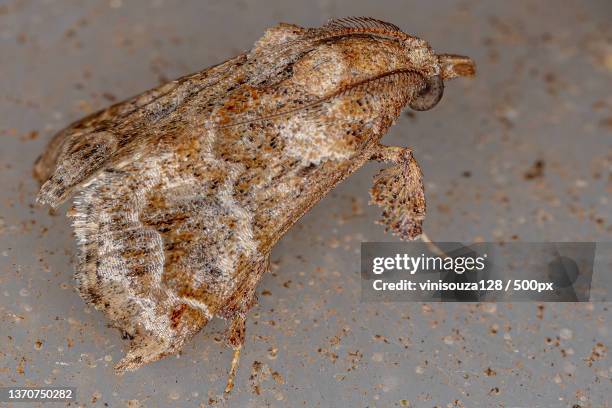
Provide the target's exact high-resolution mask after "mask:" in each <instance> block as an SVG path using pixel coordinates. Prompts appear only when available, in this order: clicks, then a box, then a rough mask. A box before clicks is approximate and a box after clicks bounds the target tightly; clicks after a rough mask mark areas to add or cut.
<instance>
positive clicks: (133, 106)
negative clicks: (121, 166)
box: [34, 55, 246, 207]
mask: <svg viewBox="0 0 612 408" xmlns="http://www.w3.org/2000/svg"><path fill="white" fill-rule="evenodd" d="M245 58H246V57H245V56H244V55H239V56H238V57H235V58H233V59H231V60H229V61H226V62H224V63H222V64H219V65H216V66H214V67H211V68H209V69H207V70H204V71H202V72H198V73H195V74H192V75H187V76H184V77H182V78H179V79H177V80H175V81H172V82H169V83H167V84H164V85H162V86H160V87H158V88H155V89H152V90H150V91H147V92H145V93H143V94H141V95H138V96H136V97H134V98H131V99H128V100H126V101H124V102H120V103H118V104H115V105H113V106H111V107H109V108H108V109H105V110H102V111H99V112H97V113H94V114H92V115H90V116H88V117H86V118H84V119H82V120H80V121H77V122H75V123H73V124H71V125H70V126H69V127H68V128H66V129H64V130H62V131H60V132H59V133H58V134H57V135H55V137H54V138H53V139H52V140H51V142H50V143H49V145H48V146H47V149H46V151H45V152H44V153H43V154H42V155H41V156H40V157H39V158H38V160H37V161H36V164H35V166H34V175H35V177H36V178H37V179H38V180H39V181H40V182H41V183H43V184H42V187H41V189H40V192H39V193H38V197H37V201H38V202H40V203H43V204H49V205H51V206H52V207H56V206H58V205H60V204H61V203H62V202H63V201H64V200H66V198H68V197H69V196H70V195H71V194H72V193H73V192H74V190H75V188H77V187H78V186H80V185H82V184H84V183H85V182H87V181H88V180H91V179H92V178H93V177H94V176H95V175H96V174H98V173H99V172H101V171H102V170H104V169H107V168H110V167H112V166H114V165H116V164H118V163H121V162H124V161H130V160H133V159H134V158H135V157H138V155H139V153H140V152H141V151H142V150H145V149H146V148H147V147H149V146H150V145H152V144H154V143H155V141H156V140H157V139H158V138H159V137H161V136H163V133H159V132H158V130H159V129H160V127H161V126H158V125H159V124H162V123H163V121H164V120H165V119H166V118H168V117H170V115H171V114H172V113H173V112H174V111H176V110H177V109H179V108H180V107H181V106H182V105H183V104H184V103H185V102H186V101H188V100H190V99H191V98H193V97H195V96H197V95H199V96H200V103H203V104H204V105H205V104H206V98H202V97H201V93H202V92H206V91H207V90H209V89H210V88H212V87H214V86H216V85H218V84H219V83H221V82H222V81H223V80H224V79H227V77H228V76H229V75H230V73H231V72H233V70H234V69H235V68H237V67H238V66H240V64H241V63H242V62H244V60H245ZM214 95H215V92H210V98H214ZM202 101H204V102H202Z"/></svg>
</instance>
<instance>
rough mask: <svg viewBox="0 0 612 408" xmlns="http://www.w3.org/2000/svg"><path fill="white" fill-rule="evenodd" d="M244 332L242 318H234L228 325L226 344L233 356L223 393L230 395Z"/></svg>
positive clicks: (244, 326)
mask: <svg viewBox="0 0 612 408" xmlns="http://www.w3.org/2000/svg"><path fill="white" fill-rule="evenodd" d="M245 331H246V321H245V318H244V316H241V315H239V316H236V317H235V318H234V319H233V320H232V323H231V325H230V328H229V332H228V339H227V341H228V343H229V344H230V346H231V347H232V348H233V349H234V355H233V357H232V365H231V366H230V372H229V375H228V377H227V383H226V385H225V393H226V394H227V393H230V392H231V391H232V389H233V388H234V379H235V378H236V372H238V363H239V362H240V351H241V350H242V345H243V344H244V334H245Z"/></svg>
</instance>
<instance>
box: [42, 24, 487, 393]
mask: <svg viewBox="0 0 612 408" xmlns="http://www.w3.org/2000/svg"><path fill="white" fill-rule="evenodd" d="M474 72H475V65H474V63H473V61H472V60H471V59H470V58H468V57H463V56H458V55H451V54H436V53H434V51H433V50H432V48H431V47H430V46H429V45H428V43H427V42H425V41H424V40H421V39H419V38H417V37H414V36H411V35H408V34H406V33H404V32H402V31H401V30H400V29H399V28H398V27H397V26H395V25H393V24H390V23H386V22H383V21H379V20H376V19H373V18H368V17H349V18H342V19H336V20H331V21H330V22H328V23H327V24H326V25H324V26H322V27H319V28H303V27H299V26H297V25H292V24H284V23H281V24H278V25H277V26H275V27H272V28H270V29H268V30H267V31H266V32H265V34H264V35H263V37H262V38H260V39H259V40H258V41H257V42H256V43H255V45H254V47H253V48H252V49H251V50H250V51H248V52H245V53H243V54H241V55H238V56H236V57H234V58H232V59H230V60H228V61H225V62H223V63H221V64H218V65H215V66H212V67H210V68H208V69H205V70H203V71H201V72H197V73H195V74H191V75H187V76H184V77H182V78H179V79H177V80H174V81H171V82H169V83H166V84H164V85H161V86H159V87H157V88H154V89H152V90H149V91H147V92H144V93H142V94H140V95H138V96H135V97H133V98H131V99H128V100H126V101H123V102H120V103H117V104H114V105H112V106H110V107H109V108H107V109H104V110H102V111H99V112H96V113H94V114H92V115H89V116H87V117H85V118H83V119H82V120H79V121H77V122H75V123H73V124H71V125H70V126H69V127H67V128H66V129H64V130H62V131H60V132H59V133H57V134H56V135H55V136H54V137H53V139H52V140H51V141H50V143H49V145H48V146H47V148H46V151H45V152H44V153H43V154H42V155H41V156H40V157H39V158H38V160H37V162H36V163H35V168H34V174H35V176H36V178H37V179H38V180H39V181H40V182H41V183H42V187H41V189H40V192H39V193H38V196H37V201H38V202H39V203H41V204H48V205H50V206H51V207H57V206H59V205H60V204H61V203H62V202H64V201H65V200H67V199H68V198H69V197H73V199H72V201H73V206H72V208H71V210H69V212H68V215H69V217H70V218H72V223H73V226H74V231H75V235H76V239H77V244H78V248H79V256H78V265H77V268H76V269H77V271H76V281H77V287H78V291H79V293H80V295H81V296H82V297H83V298H84V299H85V301H87V302H88V303H89V304H91V305H93V306H94V307H95V308H96V309H98V310H101V311H102V312H104V314H106V316H107V317H108V318H109V319H110V320H111V321H112V324H113V325H114V326H116V327H117V328H119V329H120V330H121V331H122V332H123V333H124V335H125V336H126V337H127V338H129V339H130V340H131V343H130V346H129V350H128V351H127V354H126V355H125V357H124V358H123V359H122V360H121V361H120V362H119V363H118V364H117V365H116V367H115V369H116V371H117V372H119V373H122V372H124V371H127V370H135V369H137V368H138V367H140V366H142V365H143V364H146V363H150V362H152V361H156V360H158V359H160V358H162V357H164V356H166V355H170V354H174V353H177V352H179V351H180V350H181V348H182V347H183V346H184V345H185V343H186V342H187V341H188V340H189V339H190V338H191V337H193V336H194V335H195V334H196V333H197V332H198V331H200V330H201V329H202V328H203V327H204V326H205V325H206V324H207V322H208V321H210V320H211V319H213V318H214V317H220V318H223V319H226V320H228V321H229V324H228V328H227V334H226V340H227V343H228V345H229V346H230V347H232V348H233V349H234V358H233V360H232V366H231V369H230V376H229V380H228V385H227V388H226V391H228V392H229V390H231V387H232V385H233V381H234V375H235V373H236V369H237V366H238V358H239V355H240V350H241V347H242V345H243V343H244V340H245V319H246V315H247V312H248V311H249V309H250V308H252V307H253V305H254V304H255V302H256V295H255V289H256V287H257V284H258V282H259V281H260V279H261V278H262V276H263V274H264V273H266V271H267V270H268V269H269V263H270V251H271V249H272V248H273V247H274V245H275V244H276V243H277V242H278V240H279V239H280V238H281V237H282V236H283V234H285V232H287V230H288V229H289V228H290V227H291V226H292V225H293V224H294V223H295V222H296V221H297V220H298V219H299V218H300V217H301V216H302V215H304V213H306V212H307V211H308V210H309V209H310V208H311V207H312V206H314V205H315V204H316V203H317V202H318V201H319V200H320V199H321V198H323V197H324V196H325V195H326V194H327V193H329V191H330V190H332V189H333V188H334V187H335V186H336V185H337V184H338V183H340V182H341V181H342V180H344V179H345V178H346V177H348V176H349V175H350V174H351V173H353V172H354V171H356V170H357V169H358V168H359V167H361V166H362V165H363V164H364V163H366V162H367V161H369V160H376V161H381V162H385V163H389V164H390V165H391V167H388V168H386V169H384V170H382V171H381V172H380V173H379V174H378V175H377V176H376V177H375V179H374V184H373V186H372V188H371V190H370V194H371V197H372V202H373V203H375V204H378V205H379V206H381V207H382V208H383V215H382V223H383V224H384V225H385V226H386V227H387V229H388V230H391V231H392V232H393V233H394V234H397V235H398V236H399V237H400V238H401V239H414V238H416V237H418V236H419V235H420V234H421V233H422V222H423V219H424V217H425V196H424V188H423V182H422V172H421V169H420V168H419V165H418V164H417V162H416V161H415V159H414V157H413V155H412V151H411V150H410V149H409V148H405V147H396V146H385V145H383V144H381V143H380V140H381V138H382V137H383V135H384V134H385V132H386V131H387V129H388V128H389V127H390V126H391V125H392V124H393V123H394V122H395V121H396V120H397V118H398V116H399V115H400V113H401V111H402V109H404V108H405V107H410V108H411V109H414V110H417V111H424V110H428V109H431V108H433V107H434V106H435V105H436V104H437V103H438V102H439V101H440V99H441V97H442V94H443V91H444V81H445V80H448V79H451V78H455V77H459V76H472V75H474Z"/></svg>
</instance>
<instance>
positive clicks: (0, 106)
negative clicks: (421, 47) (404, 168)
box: [0, 0, 612, 407]
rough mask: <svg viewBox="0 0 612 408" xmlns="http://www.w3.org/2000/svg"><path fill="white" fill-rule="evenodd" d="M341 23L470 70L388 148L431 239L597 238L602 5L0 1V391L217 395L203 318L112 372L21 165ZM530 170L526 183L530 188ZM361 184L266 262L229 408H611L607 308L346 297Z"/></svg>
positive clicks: (190, 398) (110, 396)
mask: <svg viewBox="0 0 612 408" xmlns="http://www.w3.org/2000/svg"><path fill="white" fill-rule="evenodd" d="M565 3H567V4H565ZM85 4H86V5H85ZM344 15H371V16H374V17H378V18H381V19H387V20H389V21H391V22H393V23H395V24H398V25H399V26H401V27H402V28H404V29H405V30H406V31H407V32H409V33H414V34H417V35H419V36H422V37H423V38H424V39H426V40H428V41H429V42H430V43H431V44H432V46H433V47H434V48H435V49H436V50H438V51H444V52H456V53H462V54H466V55H469V56H471V57H474V58H475V59H476V61H477V63H478V68H479V72H478V77H477V78H476V79H474V80H472V81H469V80H460V81H453V82H452V83H450V84H449V86H448V87H447V90H446V95H445V97H444V99H443V101H442V103H441V104H440V105H439V106H438V107H437V108H436V109H435V110H433V111H430V112H425V113H419V114H416V115H415V116H414V117H412V116H410V117H409V116H404V117H402V119H401V120H400V121H399V123H398V124H397V125H396V126H395V127H394V128H393V129H392V130H391V132H390V134H389V135H388V136H387V137H386V138H385V142H387V143H388V144H401V145H410V146H413V147H414V149H415V154H416V157H417V159H419V160H420V162H421V164H422V166H423V168H424V173H425V180H426V186H427V193H428V199H429V214H428V219H427V221H426V229H427V232H428V233H429V235H430V236H431V237H432V238H434V239H437V240H462V241H472V240H498V239H500V240H513V239H519V240H526V241H527V240H536V241H546V240H600V241H606V240H610V215H611V214H610V213H611V212H610V203H609V200H610V199H609V196H610V189H611V187H610V174H609V172H610V165H611V163H610V160H611V150H610V148H611V146H610V140H611V137H610V136H611V129H612V112H611V106H612V99H611V96H610V95H611V94H612V92H611V90H612V87H611V85H610V83H611V80H612V46H611V36H612V32H611V30H610V25H609V22H610V17H611V16H612V3H610V2H609V1H604V0H601V1H591V2H586V1H585V2H569V3H568V2H564V5H563V6H561V5H560V3H557V2H554V1H517V2H493V1H491V2H489V1H487V2H475V1H437V2H414V1H410V2H406V1H401V2H400V1H398V2H392V1H376V2H367V1H355V0H353V1H348V0H347V1H332V0H320V1H317V2H284V1H260V2H255V1H246V0H245V1H211V2H204V1H195V0H194V1H180V2H179V1H176V2H171V1H160V0H153V1H123V2H121V1H120V0H111V1H96V2H94V1H91V2H81V1H77V0H73V1H69V0H65V1H33V0H32V1H0V78H2V79H1V84H2V85H1V86H2V92H1V94H0V137H1V139H0V141H1V145H0V175H1V176H0V386H2V385H32V386H34V385H54V386H61V385H73V386H76V387H78V389H79V405H81V406H88V407H89V406H106V405H105V404H108V406H111V407H122V406H128V407H138V406H143V407H197V406H200V404H202V405H207V404H208V403H209V398H210V397H213V398H214V397H215V396H216V395H217V394H219V393H221V391H222V389H223V386H224V382H225V378H226V374H227V369H228V367H229V362H230V359H231V352H230V351H229V350H228V349H226V348H225V347H224V346H223V345H222V344H220V341H219V339H220V335H219V332H220V331H221V330H222V329H223V325H222V324H221V323H220V322H215V323H214V324H212V325H210V326H209V327H208V328H207V329H206V330H205V331H204V332H203V333H201V334H199V335H198V336H197V337H196V338H195V339H194V341H192V342H191V343H190V344H189V345H188V346H187V347H186V349H185V350H184V353H183V354H182V355H181V356H180V358H177V357H169V358H166V359H164V360H162V361H160V362H158V363H154V364H151V365H149V366H146V367H144V368H142V369H141V370H140V371H138V372H136V373H133V374H128V375H126V376H124V377H116V376H115V375H114V374H113V372H112V365H113V364H114V362H116V361H118V359H119V358H120V356H121V355H122V354H123V352H122V349H123V348H124V347H125V346H126V345H127V343H126V341H125V340H121V338H120V335H119V333H118V332H117V331H115V330H113V329H109V328H107V327H106V323H107V322H106V320H105V319H104V317H103V316H102V315H101V314H100V313H98V312H96V311H93V310H90V309H89V308H88V307H86V306H85V304H84V303H83V302H82V301H81V299H80V298H79V297H78V295H77V294H76V292H75V291H74V289H73V281H72V270H73V259H74V253H75V244H74V242H73V238H72V235H71V228H70V226H69V225H68V222H67V220H66V218H65V217H64V215H63V213H64V211H65V208H63V209H62V210H61V211H60V213H59V214H58V215H56V216H51V215H49V214H48V212H47V210H44V209H39V208H34V206H33V205H32V200H33V196H34V194H35V191H36V189H37V186H36V185H35V183H34V181H33V180H32V178H31V175H30V174H31V166H32V163H33V161H34V159H35V158H36V156H37V155H38V154H39V153H40V152H41V151H42V149H43V146H44V144H45V143H46V142H47V140H48V139H49V138H50V137H51V135H52V134H53V132H54V131H56V130H58V129H60V128H62V127H64V126H65V125H67V124H68V123H69V122H70V121H72V120H74V119H78V118H80V117H81V116H83V115H85V114H87V113H89V112H91V111H92V110H95V109H98V108H101V107H104V106H105V105H107V104H109V103H110V102H111V101H113V100H115V99H116V100H121V99H123V98H125V97H128V96H131V95H133V94H135V93H138V92H140V91H143V90H146V89H148V88H150V87H152V86H154V85H156V84H157V83H158V82H159V81H160V80H164V79H171V78H173V77H176V76H179V75H182V74H185V73H189V72H192V71H196V70H200V69H202V68H204V67H206V66H208V65H210V64H214V63H217V62H219V61H222V60H224V59H226V58H228V57H230V56H233V55H235V54H236V53H238V52H239V51H241V50H244V49H247V48H249V47H250V45H251V44H252V43H253V42H254V41H255V40H256V39H257V38H258V37H259V36H260V35H261V34H262V33H263V31H264V29H265V28H266V27H267V26H270V25H272V24H275V23H276V22H278V21H287V22H293V23H297V24H303V25H319V24H320V23H322V22H323V21H325V20H326V19H327V18H328V17H330V16H344ZM538 160H541V161H542V163H544V172H543V175H540V176H538V175H537V174H535V175H536V177H535V178H531V179H530V178H529V177H527V178H526V177H525V174H526V172H529V170H530V168H531V167H532V166H533V164H534V163H535V162H536V161H538ZM377 168H378V166H377V165H369V166H367V167H366V168H364V169H362V170H361V171H359V172H358V173H357V174H355V175H354V176H353V177H352V178H350V179H349V180H348V181H347V182H345V183H344V184H343V185H341V186H340V187H339V188H338V189H336V190H335V191H334V192H333V193H332V194H330V196H328V197H327V198H325V199H324V200H323V202H321V203H320V204H319V205H318V206H317V207H316V208H314V210H313V211H311V212H310V213H309V214H308V215H307V216H305V217H304V218H303V219H302V220H301V221H300V222H299V224H298V225H297V226H296V227H295V228H294V229H292V230H291V231H290V232H289V233H288V234H287V236H286V237H285V238H284V239H283V240H282V241H281V243H280V244H279V245H278V247H277V248H276V249H275V251H274V252H273V259H274V267H273V273H272V274H270V275H268V276H266V277H265V279H264V280H263V281H262V283H261V285H260V287H259V291H258V292H259V293H260V296H259V298H260V304H259V306H258V307H257V308H255V309H254V310H253V311H252V313H251V315H250V319H249V323H248V328H247V345H246V349H245V351H244V353H243V357H242V364H241V369H240V371H239V374H238V379H237V387H236V389H235V390H234V392H233V395H232V397H231V400H230V402H229V405H230V406H239V407H250V406H253V407H255V406H257V407H259V406H277V407H280V406H291V407H294V406H315V407H331V406H336V407H344V406H346V407H348V406H351V407H352V406H370V407H373V406H377V407H392V406H406V404H409V405H410V406H413V407H434V406H438V407H455V406H457V407H463V406H466V407H492V406H504V407H518V406H521V407H558V406H573V405H574V404H577V406H580V407H602V406H603V407H608V406H609V404H610V403H609V402H608V401H609V400H610V396H611V395H612V387H611V383H610V377H611V376H612V362H611V360H610V354H609V353H608V352H607V347H608V345H609V344H610V335H611V334H610V324H609V321H610V317H611V315H610V311H609V304H605V303H596V304H545V305H543V306H541V307H540V306H538V305H537V304H498V305H495V304H487V305H477V304H405V303H396V304H377V303H371V304H364V303H360V302H359V287H360V286H359V257H358V251H359V244H360V242H361V241H376V240H392V238H391V237H389V236H386V235H384V234H383V232H382V229H381V228H380V227H379V226H375V225H374V224H373V223H372V221H374V220H375V219H376V218H377V217H378V209H376V208H372V207H368V206H367V200H368V195H367V190H368V188H369V187H370V184H371V177H372V175H373V174H374V173H375V171H376V169H377ZM262 292H263V293H262ZM598 343H599V344H600V345H598ZM597 353H599V354H598V355H597ZM255 361H258V362H261V366H260V368H261V369H260V370H259V373H258V374H257V375H256V376H254V377H252V378H249V377H250V376H251V374H252V370H253V369H254V365H253V364H254V362H255ZM255 367H257V365H256V366H255ZM272 374H273V375H272ZM408 401H409V402H408Z"/></svg>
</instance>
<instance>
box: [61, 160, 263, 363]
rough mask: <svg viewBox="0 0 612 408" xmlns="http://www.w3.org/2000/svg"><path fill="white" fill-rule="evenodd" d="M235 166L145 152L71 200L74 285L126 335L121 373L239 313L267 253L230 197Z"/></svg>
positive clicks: (175, 348)
mask: <svg viewBox="0 0 612 408" xmlns="http://www.w3.org/2000/svg"><path fill="white" fill-rule="evenodd" d="M199 153H201V152H199ZM232 166H233V165H227V164H225V163H223V162H220V161H218V160H214V159H208V158H206V157H205V156H202V157H201V159H200V160H195V161H186V160H182V159H181V158H180V157H178V155H177V154H170V153H163V154H157V155H156V154H150V155H148V156H147V158H146V159H144V158H143V159H141V160H136V161H134V162H131V163H127V164H125V165H123V166H120V167H119V168H117V169H113V170H105V171H103V172H102V173H100V174H98V175H97V176H96V177H95V178H94V179H93V180H92V181H91V182H90V183H88V184H87V185H86V186H84V187H83V188H82V190H81V191H80V193H79V194H78V195H77V196H76V197H75V204H74V209H73V210H72V211H71V214H70V215H71V217H72V218H73V224H74V228H75V233H76V236H77V239H78V245H79V249H80V255H79V264H78V267H77V273H76V277H77V281H78V289H79V291H80V293H81V295H82V296H83V298H85V300H86V301H88V302H89V303H91V304H93V305H94V306H95V307H96V308H97V309H100V310H102V311H103V312H104V313H105V314H106V315H107V316H108V317H109V319H111V320H112V321H113V322H114V325H115V326H117V327H119V328H120V329H122V330H123V331H125V332H126V333H127V334H128V335H129V336H130V337H132V345H131V347H130V350H129V352H128V354H127V356H126V357H125V358H124V359H123V360H122V361H121V362H120V363H119V364H118V366H117V367H116V369H117V370H118V371H125V370H133V369H136V368H138V367H139V366H140V365H142V364H145V363H147V362H151V361H155V360H157V359H159V358H161V357H163V356H165V355H167V354H172V353H175V352H177V351H178V350H180V348H181V347H182V345H183V344H184V343H185V341H186V340H188V339H189V338H191V337H192V336H193V335H194V334H195V333H197V331H199V330H200V329H201V328H202V327H203V326H204V325H205V324H206V323H207V321H208V320H209V319H210V318H212V317H213V316H219V315H220V316H223V317H229V318H231V317H233V315H232V314H231V313H228V311H227V310H226V309H227V305H228V304H232V305H234V306H235V308H236V309H239V306H240V305H239V303H240V300H241V299H237V297H240V295H239V294H240V293H242V292H243V291H244V285H243V283H244V282H247V281H248V279H250V278H248V276H249V271H250V270H251V268H252V265H253V263H258V262H262V263H263V262H265V259H264V258H265V257H264V256H260V255H259V253H258V252H257V245H256V243H255V242H254V240H253V232H252V230H251V228H252V227H251V218H250V217H251V215H250V214H249V212H248V211H247V210H245V209H244V208H242V207H241V206H240V205H239V204H238V203H236V202H235V201H234V199H233V194H232V193H233V185H234V182H235V176H236V175H237V174H238V172H239V171H240V169H239V168H236V167H235V166H234V167H232ZM247 286H249V287H250V286H254V285H247ZM237 292H238V295H237V294H236V293H237ZM249 300H250V299H249ZM247 303H248V302H247ZM244 306H245V307H246V306H248V305H244ZM235 312H236V313H240V312H242V310H236V311H235Z"/></svg>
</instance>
